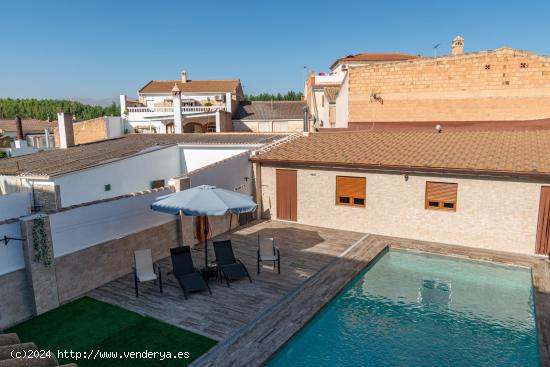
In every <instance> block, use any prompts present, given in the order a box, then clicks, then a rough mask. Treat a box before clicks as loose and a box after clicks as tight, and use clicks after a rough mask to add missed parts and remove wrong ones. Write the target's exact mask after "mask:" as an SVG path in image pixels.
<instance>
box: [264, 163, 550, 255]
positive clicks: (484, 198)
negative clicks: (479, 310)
mask: <svg viewBox="0 0 550 367" xmlns="http://www.w3.org/2000/svg"><path fill="white" fill-rule="evenodd" d="M277 168H278V167H277V166H271V165H264V164H262V166H261V178H260V180H261V182H260V185H261V205H262V213H261V214H262V217H263V218H276V217H277V184H276V169H277ZM281 168H287V169H288V168H289V167H287V166H285V167H281ZM290 169H292V168H290ZM297 170H298V172H297V190H298V201H297V219H298V223H301V224H307V225H313V226H320V227H328V228H335V229H341V230H348V231H358V232H364V233H373V234H379V235H387V236H394V237H402V238H409V239H414V240H421V241H433V242H440V243H447V244H452V245H461V246H469V247H477V248H484V249H491V250H500V251H509V252H514V253H523V254H529V255H534V253H535V240H536V233H537V223H538V210H539V199H540V190H541V186H542V184H541V183H540V182H535V181H533V182H527V181H505V180H503V179H494V180H491V179H480V178H475V177H470V178H466V177H452V176H446V175H445V176H444V175H441V176H423V175H416V174H409V176H408V179H407V180H406V179H405V178H404V176H403V175H402V174H388V173H380V172H371V171H368V172H365V171H363V172H361V171H355V170H349V171H344V170H342V171H336V170H330V169H328V168H327V169H302V168H300V169H297ZM337 175H340V176H359V177H366V180H367V196H366V206H365V207H349V206H342V205H336V204H335V202H336V176H337ZM426 181H436V182H452V183H457V184H458V196H457V200H458V201H457V207H456V208H457V209H456V212H452V211H440V210H428V209H425V202H424V199H425V187H426ZM545 184H547V183H545ZM503 198H506V200H503Z"/></svg>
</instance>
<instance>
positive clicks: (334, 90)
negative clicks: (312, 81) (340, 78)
mask: <svg viewBox="0 0 550 367" xmlns="http://www.w3.org/2000/svg"><path fill="white" fill-rule="evenodd" d="M339 92H340V87H327V88H325V98H326V99H327V101H328V102H329V103H334V102H336V97H337V96H338V93H339Z"/></svg>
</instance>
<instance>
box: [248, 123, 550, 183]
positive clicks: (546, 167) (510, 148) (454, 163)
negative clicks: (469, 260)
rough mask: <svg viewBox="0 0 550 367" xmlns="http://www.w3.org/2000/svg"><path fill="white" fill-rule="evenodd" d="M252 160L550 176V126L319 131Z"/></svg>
mask: <svg viewBox="0 0 550 367" xmlns="http://www.w3.org/2000/svg"><path fill="white" fill-rule="evenodd" d="M252 159H253V160H259V161H264V162H270V161H272V162H289V163H292V162H294V163H307V164H319V165H343V166H361V167H365V168H386V169H397V170H403V169H411V170H414V169H418V170H427V171H441V172H479V171H490V173H493V174H499V173H506V174H523V175H536V174H544V175H550V130H531V131H457V132H442V133H437V132H435V131H434V132H418V131H397V132H357V131H355V132H339V133H316V134H312V135H310V136H308V137H300V138H298V139H294V140H291V141H289V142H288V143H284V144H282V145H279V146H277V147H275V148H273V149H271V150H268V151H266V152H263V153H261V154H260V155H258V156H255V157H253V158H252ZM487 173H489V172H487Z"/></svg>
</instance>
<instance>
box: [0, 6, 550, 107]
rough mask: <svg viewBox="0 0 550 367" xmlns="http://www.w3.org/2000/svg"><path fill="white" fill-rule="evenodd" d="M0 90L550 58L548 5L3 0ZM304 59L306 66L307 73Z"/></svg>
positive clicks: (118, 88) (85, 88)
mask: <svg viewBox="0 0 550 367" xmlns="http://www.w3.org/2000/svg"><path fill="white" fill-rule="evenodd" d="M0 9H1V11H0V14H1V15H2V16H1V20H0V40H1V42H0V47H1V50H2V56H1V57H0V97H37V98H46V97H49V98H57V97H92V98H106V97H114V96H117V95H119V94H121V93H126V94H129V95H131V96H134V95H135V94H136V91H137V89H139V88H140V87H141V86H142V85H144V84H145V83H146V82H147V81H149V80H150V79H176V78H178V77H179V73H180V71H181V70H182V69H185V70H187V71H188V75H189V78H191V79H230V78H240V79H241V81H242V83H243V85H244V88H245V92H246V93H259V92H264V91H265V92H285V91H287V90H291V89H292V90H301V89H302V85H303V80H304V79H305V76H306V74H307V70H310V69H313V70H315V71H326V70H328V67H329V66H330V64H331V63H332V62H333V61H334V60H335V59H336V58H338V57H340V56H343V55H347V54H350V53H358V52H392V51H398V52H408V53H414V54H423V55H432V54H433V51H432V45H433V44H435V43H441V46H440V50H439V53H440V54H443V53H448V52H449V50H450V41H451V39H452V38H453V37H454V36H456V35H462V36H463V37H464V38H465V40H466V41H465V49H466V51H477V50H484V49H494V48H497V47H501V46H505V45H506V46H510V47H515V48H520V49H525V50H529V51H534V52H538V53H543V54H550V21H549V20H548V15H549V14H550V1H549V0H537V1H520V0H513V1H511V0H502V1H483V0H476V1H470V0H460V1H446V0H439V1H435V0H434V1H430V0H425V1H420V0H417V1H414V0H396V1H382V0H376V1H371V0H364V1H349V0H348V1H334V0H332V1H311V2H306V1H299V0H294V1H288V0H279V1H260V0H257V1H247V0H239V1H227V0H226V1H216V0H209V1H202V0H195V1H188V0H186V1H183V0H172V1H162V2H160V1H159V2H156V1H147V2H145V1H143V2H142V1H137V0H133V1H117V0H112V1H103V0H94V1H77V0H72V1H53V0H50V1H45V0H43V1H39V0H35V1H26V0H17V1H4V2H2V5H1V6H0ZM304 66H307V70H305V69H304Z"/></svg>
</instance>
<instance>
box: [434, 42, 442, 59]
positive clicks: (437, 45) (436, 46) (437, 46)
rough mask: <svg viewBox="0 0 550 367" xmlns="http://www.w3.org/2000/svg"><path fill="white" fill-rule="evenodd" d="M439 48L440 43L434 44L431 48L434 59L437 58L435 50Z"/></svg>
mask: <svg viewBox="0 0 550 367" xmlns="http://www.w3.org/2000/svg"><path fill="white" fill-rule="evenodd" d="M439 46H441V43H436V44H435V45H433V46H432V48H433V49H434V57H437V49H438V48H439Z"/></svg>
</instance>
